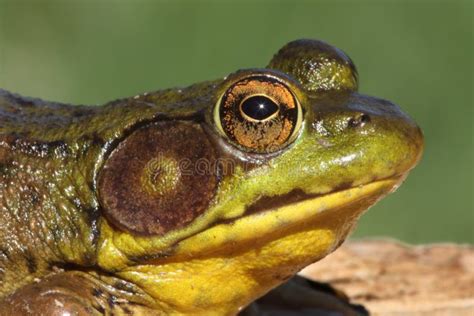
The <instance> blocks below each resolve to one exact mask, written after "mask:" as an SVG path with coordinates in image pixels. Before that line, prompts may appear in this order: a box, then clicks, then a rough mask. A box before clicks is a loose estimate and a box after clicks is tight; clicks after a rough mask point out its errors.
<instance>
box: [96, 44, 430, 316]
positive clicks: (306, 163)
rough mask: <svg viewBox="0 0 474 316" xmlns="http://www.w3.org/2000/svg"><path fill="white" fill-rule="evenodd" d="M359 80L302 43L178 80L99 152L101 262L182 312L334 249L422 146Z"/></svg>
mask: <svg viewBox="0 0 474 316" xmlns="http://www.w3.org/2000/svg"><path fill="white" fill-rule="evenodd" d="M357 85H358V82H357V72H356V70H355V67H354V65H353V63H352V61H351V60H350V59H349V58H348V57H347V56H346V55H345V54H344V53H343V52H342V51H340V50H338V49H336V48H334V47H332V46H330V45H328V44H325V43H323V42H319V41H311V40H300V41H295V42H292V43H290V44H288V45H286V46H285V47H283V48H282V49H281V50H280V51H279V52H278V53H277V54H276V55H275V56H274V58H273V59H272V60H271V62H270V64H269V65H268V68H264V69H251V70H243V71H238V72H236V73H234V74H232V75H230V76H228V77H227V78H225V79H224V80H221V81H218V82H211V83H204V84H200V85H197V86H194V87H191V88H188V90H183V91H182V92H181V94H187V96H185V98H184V99H183V98H182V97H181V99H179V100H180V101H179V102H175V103H176V105H175V106H176V107H178V108H181V110H180V112H179V111H178V112H175V113H174V114H170V115H169V116H167V117H164V116H163V117H160V119H157V120H155V121H153V122H147V123H141V124H138V127H137V128H135V129H133V130H132V131H131V132H129V133H128V134H126V136H125V137H123V139H122V140H121V141H119V142H118V143H117V145H116V146H114V148H113V150H111V152H110V154H109V155H108V156H107V157H106V158H105V161H104V165H103V168H102V170H101V171H100V173H99V176H98V189H99V198H100V201H101V205H102V208H103V211H104V213H105V215H106V216H105V218H106V219H105V220H104V221H103V222H102V227H101V238H100V239H101V241H100V245H101V246H100V249H99V259H98V262H99V265H100V266H101V267H102V268H104V269H106V270H109V271H113V272H114V273H116V274H117V275H119V276H121V277H123V278H125V279H127V280H130V281H132V282H134V283H137V284H139V285H140V286H141V287H142V288H145V289H146V291H147V292H148V293H149V294H150V295H151V296H153V297H155V298H156V299H157V301H159V302H160V304H164V305H166V306H168V305H169V306H173V308H175V309H178V310H181V311H183V312H185V311H191V310H193V311H199V310H201V311H202V310H206V309H209V308H214V309H215V310H220V311H232V310H235V309H236V308H238V307H239V306H242V305H245V304H246V303H248V302H249V300H251V299H252V298H255V297H256V296H259V295H261V294H263V293H264V292H265V291H268V290H269V289H270V288H271V287H273V286H276V285H277V284H279V283H281V282H283V281H284V280H285V279H287V278H288V277H289V276H291V275H292V274H294V273H296V272H297V271H298V270H300V269H301V268H303V267H304V266H306V265H308V264H309V263H311V262H314V261H316V260H318V259H320V258H322V257H324V256H325V255H327V254H328V253H330V252H331V251H333V250H334V249H335V248H337V246H338V245H340V244H341V242H342V241H343V240H344V239H345V237H346V236H347V234H348V232H349V231H350V230H351V228H352V227H353V226H354V224H355V223H356V220H357V219H358V217H359V216H360V215H361V213H362V212H363V211H364V210H366V209H367V208H368V207H370V206H371V205H373V204H374V203H375V202H376V201H377V200H379V199H380V198H382V197H383V196H385V195H386V194H388V193H389V192H391V191H393V190H395V189H396V188H397V187H398V186H399V185H400V183H401V182H402V181H403V180H404V179H405V177H406V176H407V173H408V171H409V170H410V169H411V168H413V167H414V166H415V164H416V163H417V162H418V160H419V159H420V155H421V152H422V148H423V137H422V134H421V131H420V129H419V128H418V126H417V125H416V124H415V123H414V122H413V121H412V120H411V119H410V118H409V117H408V116H407V115H406V114H404V113H403V112H402V111H401V110H400V108H399V107H398V106H396V105H394V104H393V103H391V102H388V101H385V100H382V99H378V98H373V97H368V96H364V95H361V94H359V93H357ZM165 99H166V98H165ZM147 100H148V101H150V100H153V99H152V97H149V96H148V99H147ZM169 100H171V101H173V99H172V98H169V99H168V101H169ZM183 100H185V101H183ZM190 108H192V109H193V110H192V111H190V110H189V109H190ZM191 112H192V113H191ZM183 113H185V114H183ZM191 306H193V308H194V309H191Z"/></svg>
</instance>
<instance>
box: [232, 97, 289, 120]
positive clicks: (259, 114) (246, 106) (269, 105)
mask: <svg viewBox="0 0 474 316" xmlns="http://www.w3.org/2000/svg"><path fill="white" fill-rule="evenodd" d="M239 110H240V113H241V115H242V116H243V117H244V118H245V119H246V120H248V121H252V122H257V123H260V122H265V121H269V120H271V119H273V118H274V117H276V116H277V115H278V113H279V112H280V106H279V105H278V102H276V101H275V100H274V99H273V98H271V97H270V96H268V95H265V94H253V95H249V96H247V97H245V98H244V99H243V100H242V102H240V105H239Z"/></svg>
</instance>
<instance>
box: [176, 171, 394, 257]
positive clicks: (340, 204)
mask: <svg viewBox="0 0 474 316" xmlns="http://www.w3.org/2000/svg"><path fill="white" fill-rule="evenodd" d="M402 181H403V177H393V178H388V179H384V180H377V181H374V182H371V183H368V184H365V185H360V186H357V187H349V188H344V189H343V188H341V189H338V190H336V191H332V192H329V193H326V194H319V195H318V194H313V195H312V194H306V193H304V192H303V191H300V190H296V191H293V192H291V193H290V194H285V195H283V196H278V197H262V198H260V199H259V200H257V201H256V202H255V203H253V204H251V205H250V206H249V207H248V208H247V210H246V212H245V213H244V214H243V216H241V217H239V218H236V219H228V220H223V221H218V222H216V223H215V224H214V225H213V226H212V227H209V228H208V229H206V230H205V231H202V232H200V233H198V234H196V235H193V236H191V237H190V238H188V239H185V240H183V241H181V242H180V243H179V245H178V246H177V249H176V250H177V252H178V253H183V252H184V253H186V254H187V255H191V254H192V253H194V254H196V255H198V256H199V255H202V254H204V253H208V252H209V251H211V252H212V251H213V250H216V249H219V248H220V249H222V248H226V247H222V246H223V245H225V244H226V245H231V244H233V245H238V244H244V243H246V242H255V240H263V239H264V238H265V237H266V236H269V238H278V236H280V235H284V234H291V233H292V232H297V231H301V230H303V229H305V228H308V227H309V226H310V225H312V224H315V223H318V222H319V221H320V216H321V215H323V214H331V216H335V217H336V218H337V220H336V223H335V225H336V226H338V225H339V226H340V227H334V229H343V230H345V233H347V230H348V229H349V226H352V224H354V222H355V218H357V217H358V216H359V215H361V213H362V212H363V211H365V210H366V209H367V208H369V207H370V206H372V205H373V204H375V203H376V202H377V201H378V200H380V199H381V198H383V197H384V196H385V195H387V194H389V193H390V192H393V191H394V190H396V189H397V188H398V186H399V184H400V183H401V182H402ZM339 212H347V213H346V214H339V215H338V213H339ZM256 237H258V238H256Z"/></svg>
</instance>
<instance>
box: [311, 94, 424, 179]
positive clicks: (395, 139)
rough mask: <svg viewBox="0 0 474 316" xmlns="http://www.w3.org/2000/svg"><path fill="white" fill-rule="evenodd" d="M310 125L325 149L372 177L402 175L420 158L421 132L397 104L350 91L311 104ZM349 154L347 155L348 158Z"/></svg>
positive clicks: (421, 150)
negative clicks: (311, 119)
mask: <svg viewBox="0 0 474 316" xmlns="http://www.w3.org/2000/svg"><path fill="white" fill-rule="evenodd" d="M313 111H314V113H315V119H314V120H313V123H312V127H313V129H314V132H315V133H316V138H317V139H318V143H319V144H321V145H322V146H323V147H324V148H323V149H322V150H323V151H324V152H329V151H330V152H331V155H333V156H334V157H338V158H335V159H334V160H333V161H338V162H339V161H340V162H341V165H344V166H345V167H347V164H348V163H349V160H350V163H351V164H353V166H354V168H359V170H364V172H366V174H370V175H371V176H372V177H373V178H375V179H381V178H386V177H391V176H395V175H403V174H405V173H406V172H407V171H409V170H410V169H412V168H413V167H414V166H415V165H416V164H417V163H418V161H419V160H420V158H421V155H422V152H423V133H422V132H421V129H420V128H419V127H418V125H417V124H416V123H415V122H414V121H413V120H412V119H411V118H410V117H409V116H408V115H407V114H405V113H404V112H403V111H402V110H401V108H400V107H398V106H397V105H395V104H393V103H391V102H389V101H386V100H383V99H378V98H372V97H368V96H363V95H359V94H357V93H353V94H350V95H346V96H345V97H329V98H327V99H325V100H318V101H317V102H315V104H314V105H313ZM349 158H350V159H349Z"/></svg>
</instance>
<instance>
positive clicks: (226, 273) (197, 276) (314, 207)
mask: <svg viewBox="0 0 474 316" xmlns="http://www.w3.org/2000/svg"><path fill="white" fill-rule="evenodd" d="M401 181H402V179H400V178H397V179H390V180H382V181H377V182H374V183H370V184H367V185H364V186H360V187H356V188H351V189H348V190H344V191H339V192H335V193H330V194H326V195H323V196H320V197H317V198H313V199H309V200H305V201H301V202H298V203H294V204H292V205H287V206H283V207H280V208H278V209H274V210H267V211H264V212H261V213H257V214H253V215H249V216H244V217H241V218H239V219H237V220H235V221H233V222H231V223H225V224H224V223H223V224H219V225H216V226H214V227H212V228H210V229H208V230H206V231H203V232H201V233H199V234H197V235H194V236H192V237H190V238H188V239H186V240H184V241H182V242H180V243H179V244H178V245H177V246H176V249H175V254H174V255H173V256H172V257H170V258H169V259H168V260H167V259H164V260H163V259H161V260H159V261H157V262H154V263H150V264H147V265H140V266H135V267H131V268H128V269H125V270H123V271H121V272H119V273H118V275H119V276H120V277H122V278H124V279H127V280H129V281H131V282H133V283H135V284H137V285H138V286H140V287H141V288H143V289H144V290H145V291H146V292H148V293H149V294H150V295H151V296H153V297H154V298H155V299H156V301H157V302H158V304H159V305H160V306H159V308H160V309H162V310H164V311H167V312H170V313H173V312H175V311H176V312H177V313H178V311H179V313H184V314H186V313H189V314H199V313H203V314H206V315H209V313H210V311H212V312H215V314H218V315H222V314H232V313H236V312H237V311H238V309H239V308H241V307H242V306H245V305H247V304H248V303H250V302H251V301H252V300H254V299H255V298H256V297H258V296H261V295H263V294H264V293H266V292H267V291H269V290H270V289H271V288H273V287H275V286H277V285H278V284H280V283H282V282H283V281H284V280H286V279H287V278H288V277H290V276H291V275H293V274H294V273H296V272H297V271H299V270H300V269H302V268H303V267H305V266H306V265H308V264H310V263H312V262H314V261H317V260H319V259H320V258H322V257H324V256H326V255H327V254H329V253H330V252H332V251H333V250H334V249H335V248H337V246H338V245H339V244H340V243H341V242H342V240H344V238H345V237H346V235H347V234H348V232H349V231H350V230H351V228H352V227H353V226H354V224H355V222H356V221H357V219H358V217H359V216H360V215H361V213H362V212H363V211H364V210H365V209H367V208H368V207H369V206H371V205H372V204H374V203H375V202H376V201H377V200H378V199H380V198H382V197H383V196H385V195H386V194H388V193H389V192H390V191H392V190H393V189H394V188H396V187H397V186H398V184H399V183H400V182H401ZM249 244H252V247H250V246H249Z"/></svg>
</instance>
